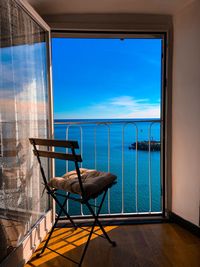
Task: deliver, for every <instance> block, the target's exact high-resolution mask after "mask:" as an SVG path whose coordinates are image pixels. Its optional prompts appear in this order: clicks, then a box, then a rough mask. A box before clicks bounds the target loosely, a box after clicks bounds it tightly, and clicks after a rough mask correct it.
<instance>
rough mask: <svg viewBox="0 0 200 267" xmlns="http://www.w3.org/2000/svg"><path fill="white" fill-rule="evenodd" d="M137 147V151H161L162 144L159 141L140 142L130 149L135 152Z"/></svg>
mask: <svg viewBox="0 0 200 267" xmlns="http://www.w3.org/2000/svg"><path fill="white" fill-rule="evenodd" d="M136 147H137V150H142V151H149V149H150V150H151V151H160V142H159V141H150V142H149V141H140V142H137V143H136V142H134V143H132V144H131V145H130V146H129V147H128V148H129V149H130V150H131V149H132V150H135V149H136Z"/></svg>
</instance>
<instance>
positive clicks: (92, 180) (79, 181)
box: [29, 138, 117, 266]
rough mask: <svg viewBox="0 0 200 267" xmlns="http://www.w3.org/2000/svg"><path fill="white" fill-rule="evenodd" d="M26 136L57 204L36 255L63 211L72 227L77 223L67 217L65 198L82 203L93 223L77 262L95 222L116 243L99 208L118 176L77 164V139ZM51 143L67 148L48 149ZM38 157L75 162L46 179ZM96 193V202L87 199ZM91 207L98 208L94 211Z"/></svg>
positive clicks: (52, 145) (112, 242) (49, 191)
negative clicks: (57, 209)
mask: <svg viewBox="0 0 200 267" xmlns="http://www.w3.org/2000/svg"><path fill="white" fill-rule="evenodd" d="M29 140H30V143H31V144H32V145H33V152H34V154H35V156H36V157H37V160H38V163H39V166H40V171H41V174H42V178H43V181H44V186H45V189H46V190H47V193H48V194H50V195H51V196H52V197H53V199H54V200H55V201H56V203H57V205H58V206H59V208H60V210H59V213H58V215H57V218H56V220H55V223H54V225H53V227H52V229H51V231H50V233H49V236H48V238H47V240H46V242H45V244H44V246H43V248H42V250H41V252H40V253H38V254H37V256H38V257H39V256H40V255H41V254H42V253H43V252H44V251H45V249H46V247H47V245H48V242H49V240H50V238H51V235H52V233H53V231H54V229H55V227H56V224H57V222H58V221H59V219H60V216H61V214H62V212H63V213H64V214H65V215H66V217H67V218H68V219H69V221H70V223H71V225H72V226H73V228H74V229H75V230H76V229H77V227H78V225H77V224H75V223H74V221H73V219H72V218H71V217H70V215H69V214H68V212H67V211H66V210H65V207H66V203H67V200H68V199H71V200H74V201H77V202H79V203H81V204H85V205H86V206H87V208H88V210H89V211H90V213H91V215H92V217H93V218H94V222H93V224H92V227H91V231H90V233H89V236H88V239H87V242H86V244H85V247H84V249H83V253H82V256H81V259H80V262H79V263H77V262H76V263H77V264H78V265H79V266H81V264H82V262H83V259H84V256H85V254H86V251H87V248H88V245H89V242H90V239H91V236H92V234H93V232H94V227H95V226H96V225H98V226H99V227H100V229H101V231H102V233H103V236H102V235H101V237H104V238H105V239H107V240H108V242H109V243H110V244H111V245H112V246H116V243H115V242H114V241H111V239H110V238H109V236H108V234H107V233H106V231H105V230H104V227H103V225H102V224H101V222H100V220H99V214H100V212H101V208H102V205H103V202H104V200H105V197H106V193H107V191H108V188H111V187H112V186H113V185H114V184H115V183H116V178H117V177H116V176H115V175H113V174H111V173H108V172H99V171H96V170H88V169H83V168H79V163H80V162H82V157H81V155H78V154H76V152H75V150H76V149H78V148H79V145H78V142H77V141H66V140H52V139H39V138H30V139H29ZM37 146H42V148H43V150H40V148H41V147H40V148H39V149H38V148H37ZM44 147H46V149H45V150H44ZM50 147H63V148H65V149H66V150H67V153H60V152H53V151H52V149H50V150H49V148H50ZM68 150H71V153H68ZM41 157H46V158H56V159H62V160H65V161H72V162H74V164H75V170H74V171H70V172H67V173H66V174H65V175H63V176H62V177H53V178H50V179H49V180H47V178H46V175H45V172H44V169H43V166H42V162H41V159H40V158H41ZM57 190H62V191H65V194H64V195H63V194H60V193H58V192H56V191H57ZM66 192H67V194H66ZM71 194H76V195H77V196H75V197H74V195H73V196H71ZM99 195H102V199H101V202H100V205H99V206H95V205H92V204H91V203H89V200H91V199H94V198H96V197H98V196H99ZM58 196H59V197H60V196H62V197H64V202H63V203H61V202H60V201H59V199H58ZM93 207H95V208H98V209H97V212H96V213H95V211H94V209H93ZM73 262H74V261H73Z"/></svg>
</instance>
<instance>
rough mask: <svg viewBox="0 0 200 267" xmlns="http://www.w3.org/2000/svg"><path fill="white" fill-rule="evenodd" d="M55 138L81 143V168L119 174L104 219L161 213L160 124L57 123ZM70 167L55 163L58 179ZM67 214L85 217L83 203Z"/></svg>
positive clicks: (88, 121) (137, 122)
mask: <svg viewBox="0 0 200 267" xmlns="http://www.w3.org/2000/svg"><path fill="white" fill-rule="evenodd" d="M55 138H58V139H64V138H66V139H75V140H78V141H79V144H80V154H81V155H82V158H83V163H82V164H81V166H80V167H83V168H90V169H97V170H102V171H109V172H112V173H114V174H116V175H117V177H118V180H117V185H116V186H114V187H113V188H112V189H111V190H109V192H108V196H107V200H106V203H105V205H104V207H103V208H102V215H134V214H137V215H144V214H154V215H155V214H160V213H162V194H161V192H162V190H161V189H162V175H161V170H162V168H161V166H162V157H161V155H162V153H161V151H162V142H161V139H162V138H161V120H159V119H154V120H129V119H127V120H79V121H76V120H73V121H61V120H60V121H58V120H57V121H55ZM72 169H73V166H72V165H71V164H66V165H65V163H63V162H61V161H56V175H58V176H61V175H63V174H64V173H65V172H67V171H70V170H72ZM94 202H95V203H94V204H97V205H98V199H95V200H94ZM67 210H68V211H69V212H70V214H72V215H75V216H87V211H86V210H85V209H83V208H82V206H81V205H80V206H78V205H75V204H74V203H71V202H70V201H69V202H68V203H67Z"/></svg>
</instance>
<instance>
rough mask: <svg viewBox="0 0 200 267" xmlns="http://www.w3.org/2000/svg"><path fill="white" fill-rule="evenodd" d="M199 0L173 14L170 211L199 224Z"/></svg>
mask: <svg viewBox="0 0 200 267" xmlns="http://www.w3.org/2000/svg"><path fill="white" fill-rule="evenodd" d="M199 205H200V1H199V0H196V1H192V3H191V4H190V5H189V6H187V7H185V8H184V9H183V10H181V11H180V12H179V13H178V14H176V15H175V16H174V56H173V89H172V211H173V212H174V213H176V214H177V215H179V216H181V217H182V218H184V219H186V220H188V221H190V222H192V223H194V224H196V225H199V216H200V215H199Z"/></svg>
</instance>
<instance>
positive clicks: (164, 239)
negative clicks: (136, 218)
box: [25, 223, 200, 267]
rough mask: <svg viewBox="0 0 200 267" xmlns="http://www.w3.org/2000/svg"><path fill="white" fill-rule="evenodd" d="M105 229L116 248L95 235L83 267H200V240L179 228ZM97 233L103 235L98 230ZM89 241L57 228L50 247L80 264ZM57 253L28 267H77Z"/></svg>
mask: <svg viewBox="0 0 200 267" xmlns="http://www.w3.org/2000/svg"><path fill="white" fill-rule="evenodd" d="M87 229H89V228H87ZM105 229H106V231H107V232H108V234H109V235H110V237H111V239H113V240H115V241H116V242H117V247H112V246H111V245H110V244H109V243H108V242H107V241H106V240H104V239H103V238H100V237H98V236H96V235H93V236H92V238H93V239H92V241H91V242H90V245H89V248H88V251H87V253H86V256H85V259H84V262H83V265H82V266H83V267H102V266H103V267H129V266H130V267H133V266H134V267H136V266H137V267H154V266H156V267H173V266H174V267H179V266H180V267H200V239H199V238H198V237H196V236H194V235H193V234H191V233H190V232H188V231H186V230H184V229H183V228H181V227H180V226H178V225H176V224H169V223H162V224H143V225H131V226H107V227H106V228H105ZM96 232H98V233H100V231H99V230H98V229H96ZM69 234H70V236H69ZM86 238H87V232H85V231H83V230H76V231H75V232H73V231H72V230H71V229H69V228H64V229H61V228H57V229H56V230H55V232H54V234H53V237H52V238H51V240H50V244H49V247H50V248H51V249H55V250H56V251H57V253H60V254H62V255H64V256H66V257H70V258H73V259H74V260H75V261H78V260H79V258H80V255H81V252H82V250H83V247H84V243H85V242H86ZM42 244H43V243H42ZM42 244H41V246H42ZM41 246H40V247H41ZM57 253H55V252H52V251H51V250H49V249H46V251H45V252H44V254H43V255H42V256H41V257H40V258H39V259H37V258H36V257H35V255H33V257H32V259H31V260H30V261H29V262H28V263H27V264H26V265H25V267H30V266H31V267H33V266H40V267H47V266H48V267H53V266H59V267H61V266H67V267H74V266H77V264H75V263H72V262H71V261H70V260H68V259H66V258H63V257H62V256H60V255H59V254H57Z"/></svg>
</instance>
